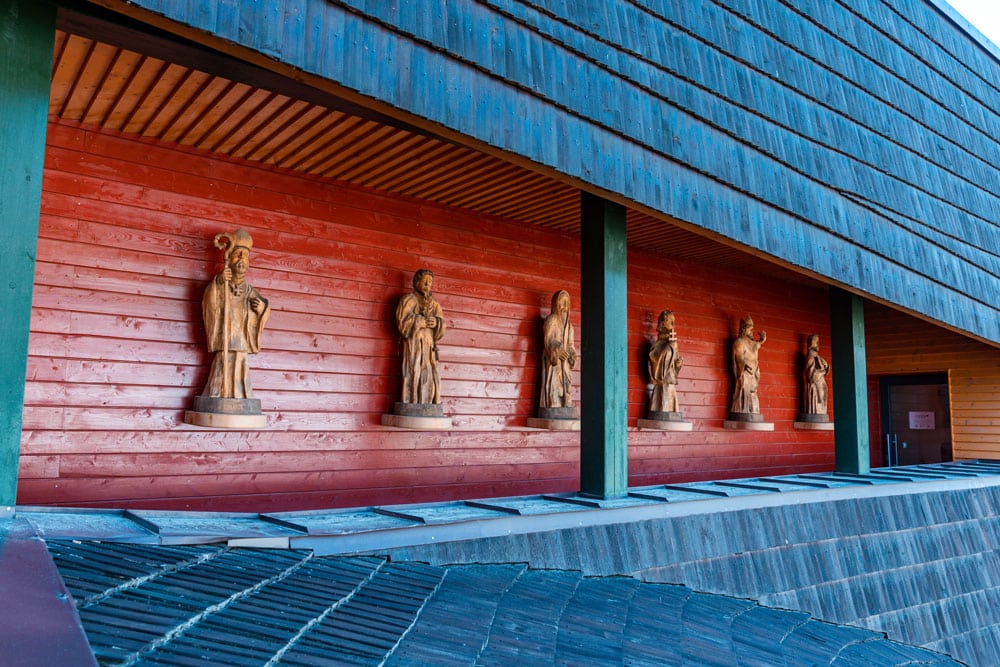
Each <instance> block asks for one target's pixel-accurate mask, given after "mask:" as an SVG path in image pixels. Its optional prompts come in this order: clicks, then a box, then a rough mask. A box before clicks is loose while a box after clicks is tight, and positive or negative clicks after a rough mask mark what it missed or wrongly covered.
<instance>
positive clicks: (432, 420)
mask: <svg viewBox="0 0 1000 667" xmlns="http://www.w3.org/2000/svg"><path fill="white" fill-rule="evenodd" d="M382 426H395V427H396V428H412V429H417V430H421V431H444V430H446V429H449V428H451V417H445V416H444V410H442V409H441V404H440V403H402V402H400V401H396V404H395V405H393V406H392V414H384V415H382Z"/></svg>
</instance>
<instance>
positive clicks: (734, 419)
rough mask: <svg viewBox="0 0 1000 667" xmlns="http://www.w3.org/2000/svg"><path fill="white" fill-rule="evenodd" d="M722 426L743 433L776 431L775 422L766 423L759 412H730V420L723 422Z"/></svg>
mask: <svg viewBox="0 0 1000 667" xmlns="http://www.w3.org/2000/svg"><path fill="white" fill-rule="evenodd" d="M722 425H723V426H724V427H725V428H731V429H737V430H742V431H773V430H774V422H766V421H764V416H763V415H761V414H760V413H757V412H730V413H729V419H727V420H726V421H724V422H722Z"/></svg>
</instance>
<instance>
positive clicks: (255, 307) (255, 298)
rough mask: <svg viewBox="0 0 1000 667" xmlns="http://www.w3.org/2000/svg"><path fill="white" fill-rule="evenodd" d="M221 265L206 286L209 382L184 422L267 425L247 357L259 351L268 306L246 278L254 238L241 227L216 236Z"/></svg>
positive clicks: (203, 306)
mask: <svg viewBox="0 0 1000 667" xmlns="http://www.w3.org/2000/svg"><path fill="white" fill-rule="evenodd" d="M215 246H216V247H217V248H220V249H223V250H224V256H223V263H224V268H223V270H222V271H221V272H219V273H218V274H217V275H216V276H215V278H213V279H212V281H211V282H210V283H209V284H208V285H207V286H206V287H205V292H204V295H203V297H202V302H201V309H202V319H203V321H204V324H205V333H206V337H207V339H208V351H209V352H211V353H212V354H213V355H214V356H213V358H212V366H211V369H210V370H209V373H208V381H207V382H206V383H205V388H204V389H203V390H202V393H201V395H200V396H196V397H195V403H194V410H193V411H191V412H188V413H187V415H186V417H185V420H186V421H187V422H188V423H191V424H197V425H199V426H221V427H236V428H245V427H258V426H263V425H265V424H266V423H267V420H266V418H265V417H264V416H263V415H262V414H261V411H260V401H259V400H257V399H255V398H254V397H253V389H252V388H251V386H250V368H249V365H248V363H247V355H250V354H256V353H257V352H259V351H260V349H261V336H262V334H263V331H264V325H265V324H266V323H267V318H268V316H269V315H270V313H271V306H270V303H269V302H268V300H267V299H265V298H264V297H263V296H262V295H261V293H260V292H259V291H257V289H256V288H254V287H253V286H252V285H250V283H248V282H247V280H246V274H247V269H248V268H249V267H250V250H251V249H252V248H253V239H252V238H251V237H250V234H249V233H248V232H247V231H246V230H245V229H237V230H236V231H235V232H233V233H231V234H229V233H222V234H218V235H216V237H215Z"/></svg>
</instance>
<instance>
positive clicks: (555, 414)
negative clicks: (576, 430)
mask: <svg viewBox="0 0 1000 667" xmlns="http://www.w3.org/2000/svg"><path fill="white" fill-rule="evenodd" d="M538 418H539V419H579V418H580V410H579V409H578V408H574V407H566V408H538Z"/></svg>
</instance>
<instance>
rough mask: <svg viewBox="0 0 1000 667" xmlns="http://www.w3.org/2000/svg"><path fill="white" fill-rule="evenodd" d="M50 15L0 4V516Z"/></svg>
mask: <svg viewBox="0 0 1000 667" xmlns="http://www.w3.org/2000/svg"><path fill="white" fill-rule="evenodd" d="M55 17H56V10H55V7H54V6H53V5H50V4H48V3H45V2H39V1H38V0H0V319H2V322H3V336H4V344H3V345H2V346H0V517H5V516H6V517H9V516H11V515H12V514H13V510H14V500H15V497H16V493H17V459H18V454H19V452H20V448H21V412H22V410H23V408H24V379H25V370H26V366H27V361H28V327H29V324H30V322H31V290H32V287H33V285H34V280H35V252H36V250H37V247H38V212H39V207H40V204H41V197H42V163H43V161H44V158H45V128H46V124H47V119H48V112H49V80H50V77H51V74H52V50H53V48H54V45H55Z"/></svg>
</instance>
